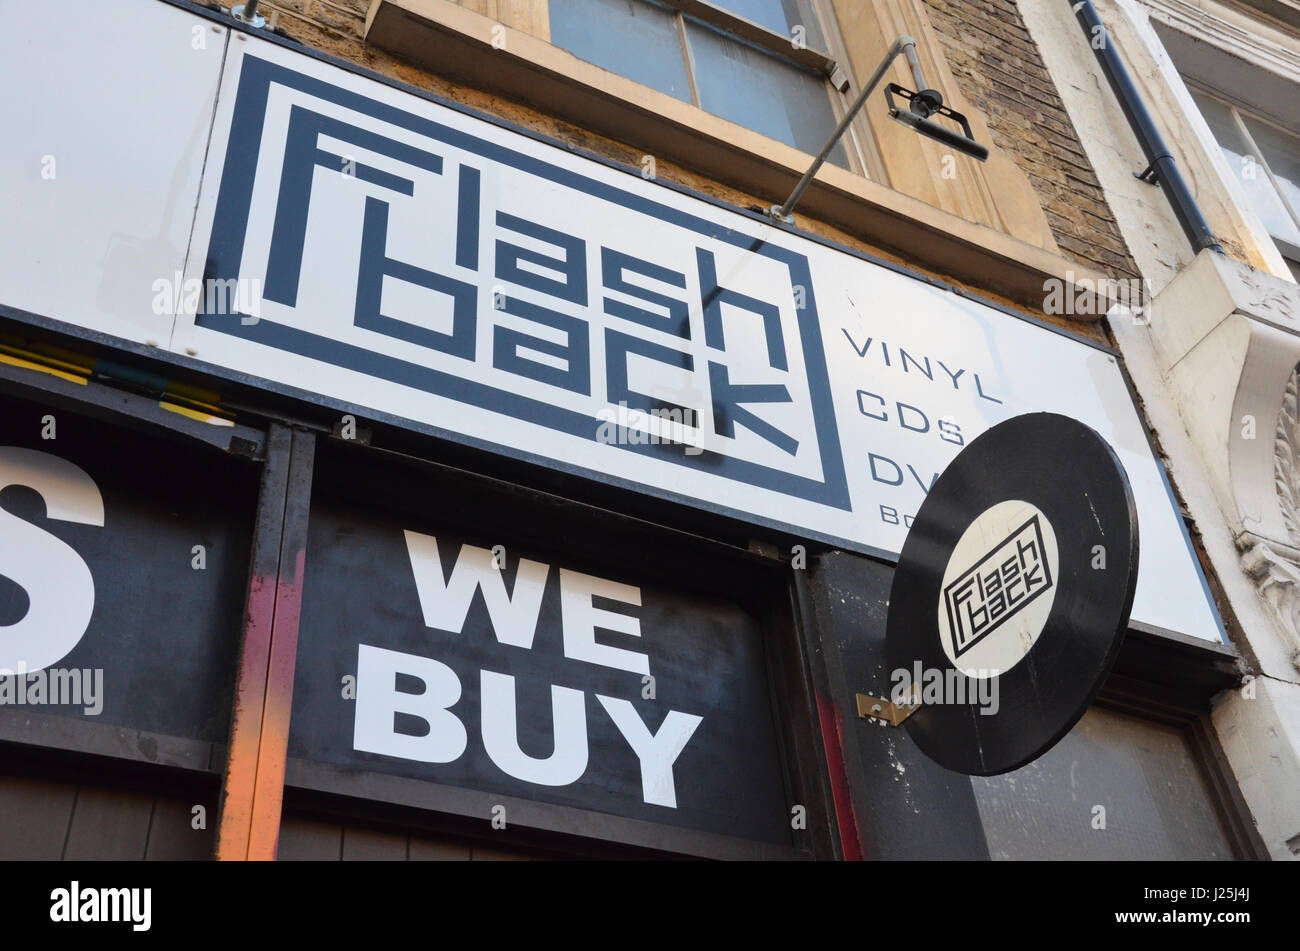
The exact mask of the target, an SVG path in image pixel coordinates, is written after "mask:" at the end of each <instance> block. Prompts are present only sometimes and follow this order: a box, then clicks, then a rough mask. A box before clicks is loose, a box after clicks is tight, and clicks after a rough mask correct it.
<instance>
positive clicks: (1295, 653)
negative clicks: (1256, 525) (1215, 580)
mask: <svg viewBox="0 0 1300 951" xmlns="http://www.w3.org/2000/svg"><path fill="white" fill-rule="evenodd" d="M1237 546H1238V548H1239V549H1240V550H1241V568H1242V570H1243V571H1244V572H1245V573H1246V577H1248V578H1249V579H1250V580H1251V582H1252V583H1253V584H1254V585H1255V590H1256V591H1257V592H1259V596H1260V598H1261V599H1262V600H1263V601H1264V603H1265V604H1267V605H1268V606H1269V608H1270V609H1271V610H1272V612H1273V615H1274V619H1275V620H1276V622H1277V626H1278V629H1279V631H1281V633H1282V635H1283V637H1284V638H1286V640H1287V646H1288V648H1289V649H1290V652H1291V663H1292V664H1293V665H1295V667H1296V669H1297V670H1300V551H1297V550H1296V549H1294V548H1285V547H1283V546H1280V545H1275V544H1273V543H1271V542H1268V541H1266V540H1265V539H1262V538H1260V537H1259V536H1258V535H1252V534H1250V533H1249V532H1244V533H1243V534H1242V535H1241V536H1240V537H1239V538H1238V539H1237Z"/></svg>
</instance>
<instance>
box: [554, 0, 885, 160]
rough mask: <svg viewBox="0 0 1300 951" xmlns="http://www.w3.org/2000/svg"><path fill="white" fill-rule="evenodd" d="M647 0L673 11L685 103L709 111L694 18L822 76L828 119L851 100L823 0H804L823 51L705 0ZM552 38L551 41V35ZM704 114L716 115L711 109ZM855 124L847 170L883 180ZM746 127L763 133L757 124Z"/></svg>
mask: <svg viewBox="0 0 1300 951" xmlns="http://www.w3.org/2000/svg"><path fill="white" fill-rule="evenodd" d="M646 2H648V3H649V4H650V5H651V6H659V7H666V8H668V9H667V11H666V12H671V14H672V16H673V20H674V24H675V26H676V28H677V41H678V43H679V44H680V46H681V53H682V63H683V66H684V68H685V70H686V80H687V86H688V88H689V89H690V94H691V98H690V101H689V103H688V104H689V105H691V106H694V107H695V108H696V109H700V110H701V111H704V112H709V110H707V109H705V107H704V105H703V104H702V102H701V99H700V91H699V82H698V79H697V72H698V70H697V67H696V62H695V53H694V50H693V49H692V46H691V41H690V38H689V36H688V33H687V29H686V28H687V24H688V22H690V21H691V20H694V21H698V23H701V24H703V25H704V26H705V27H711V28H713V29H714V30H716V31H718V32H719V33H722V34H723V35H725V36H727V37H729V38H730V39H733V40H736V41H738V42H740V43H744V44H746V45H748V46H752V47H756V48H758V50H759V51H760V52H762V53H767V54H770V55H772V56H774V57H776V58H777V59H780V60H783V61H785V62H786V63H788V64H789V65H791V66H793V67H794V68H796V69H801V70H803V71H804V72H808V73H813V74H816V76H817V77H818V78H820V79H821V81H822V84H823V91H824V92H825V93H826V97H827V101H828V102H829V104H830V111H831V119H832V121H833V122H835V123H839V122H840V121H841V120H842V119H843V118H844V115H845V113H846V112H848V109H849V106H850V105H851V101H850V100H849V99H848V98H847V96H848V94H849V93H854V94H856V92H857V87H856V85H855V84H853V83H852V81H851V79H850V77H849V73H848V71H847V70H845V69H843V68H842V67H841V66H840V61H841V60H844V59H845V58H846V56H845V50H844V48H843V43H842V40H841V38H840V36H839V24H838V21H837V20H836V19H835V16H834V11H832V10H829V9H827V7H826V5H825V2H826V0H807V2H808V5H809V8H810V9H811V11H812V13H813V15H814V16H815V17H816V19H817V24H816V25H817V29H818V30H819V31H820V33H821V36H822V38H823V40H824V41H825V45H826V47H827V49H826V51H825V52H823V51H819V50H817V49H815V48H814V47H811V46H805V47H801V48H800V47H795V46H794V45H793V44H792V42H791V38H790V37H789V36H787V35H785V34H783V33H778V32H776V31H775V30H771V29H769V28H768V27H765V26H762V25H760V24H757V23H754V22H753V21H752V20H748V19H746V18H745V17H742V16H740V15H739V14H736V13H733V12H732V11H730V10H726V9H724V8H722V7H720V6H718V5H716V4H714V3H709V2H708V0H646ZM547 16H548V18H549V16H550V10H549V3H548V9H547ZM688 18H689V19H688ZM552 43H553V44H554V41H553V40H552ZM554 45H556V46H557V48H558V49H564V47H562V46H558V44H554ZM566 52H567V51H566ZM575 55H576V54H575ZM633 81H635V80H633ZM709 114H710V115H716V114H715V113H712V112H710V113H709ZM717 118H719V119H722V120H724V121H726V122H734V120H732V119H728V118H727V117H726V116H717ZM736 124H738V125H739V123H736ZM856 127H857V123H856V122H854V123H852V124H850V126H849V128H848V129H847V130H846V133H845V135H844V136H843V137H841V139H840V142H841V144H842V145H843V147H844V153H845V157H846V158H847V160H848V168H847V171H849V172H851V173H852V174H854V175H860V176H862V177H863V178H866V179H868V180H871V181H877V182H881V183H883V184H888V179H887V178H886V177H885V176H884V164H883V162H882V161H881V159H880V157H879V155H875V154H873V153H871V151H870V150H868V149H866V148H864V147H863V144H862V140H861V137H860V136H859V135H858V131H857V128H856ZM832 128H833V127H832ZM751 131H753V132H756V133H758V134H759V135H766V133H763V132H761V131H760V130H758V129H752V130H751ZM828 134H829V133H828ZM785 144H787V145H790V147H791V148H794V149H798V150H799V151H801V152H802V151H804V149H803V148H802V147H800V146H798V145H795V144H793V143H785ZM819 148H820V146H819ZM808 154H810V155H816V154H817V152H816V151H811V152H809V153H808Z"/></svg>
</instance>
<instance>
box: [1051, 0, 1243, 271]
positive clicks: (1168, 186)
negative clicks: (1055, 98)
mask: <svg viewBox="0 0 1300 951" xmlns="http://www.w3.org/2000/svg"><path fill="white" fill-rule="evenodd" d="M1067 2H1068V3H1069V4H1070V7H1071V9H1072V10H1074V14H1075V17H1076V18H1077V19H1078V21H1079V25H1080V26H1081V27H1083V32H1084V34H1085V35H1086V36H1087V38H1088V44H1089V45H1090V46H1091V47H1092V49H1093V52H1095V53H1096V54H1097V60H1098V62H1099V63H1100V64H1101V71H1102V72H1103V73H1105V74H1106V79H1107V81H1109V83H1110V88H1111V91H1112V92H1114V94H1115V98H1116V99H1118V100H1119V104H1120V108H1122V109H1123V110H1124V116H1125V118H1127V119H1128V124H1129V125H1130V126H1131V127H1132V129H1133V132H1134V134H1135V135H1137V138H1138V142H1139V143H1140V144H1141V146H1142V151H1143V153H1144V154H1145V155H1146V159H1147V163H1148V167H1147V171H1146V172H1144V173H1143V174H1142V175H1139V176H1138V177H1139V178H1143V180H1144V181H1145V180H1149V178H1148V176H1152V177H1154V180H1155V181H1156V182H1158V183H1159V185H1160V187H1161V188H1162V189H1164V192H1165V196H1166V197H1167V198H1168V199H1169V203H1170V204H1171V205H1173V208H1174V215H1175V217H1177V218H1178V223H1179V224H1180V225H1181V226H1182V229H1183V233H1184V234H1185V235H1187V240H1188V241H1190V242H1191V243H1192V247H1193V248H1195V249H1196V250H1197V251H1200V250H1202V249H1209V250H1211V251H1215V252H1217V253H1219V254H1223V247H1222V246H1221V245H1220V244H1219V240H1218V238H1216V237H1215V236H1214V232H1213V231H1212V230H1211V229H1210V225H1209V222H1207V221H1206V220H1205V216H1204V215H1203V214H1201V209H1200V206H1199V205H1197V204H1196V199H1195V198H1194V197H1193V196H1192V192H1191V190H1190V189H1189V188H1188V187H1187V182H1186V181H1184V180H1183V175H1182V173H1181V172H1180V171H1179V170H1178V163H1177V162H1175V161H1174V157H1173V155H1171V154H1170V152H1169V147H1168V146H1166V145H1165V140H1164V137H1163V136H1161V134H1160V130H1159V129H1158V128H1157V127H1156V124H1155V121H1154V120H1153V119H1152V117H1151V113H1150V112H1149V111H1148V110H1147V107H1146V103H1145V102H1144V101H1143V100H1142V94H1141V93H1140V92H1138V89H1137V86H1136V85H1134V83H1133V77H1132V76H1130V75H1129V71H1128V68H1127V67H1126V66H1125V65H1124V61H1123V60H1122V59H1120V56H1119V52H1118V51H1117V50H1116V49H1115V44H1114V43H1113V42H1111V37H1110V34H1109V33H1108V32H1107V31H1106V26H1105V24H1103V23H1102V22H1101V17H1099V16H1098V15H1097V9H1096V7H1094V6H1093V5H1092V0H1067Z"/></svg>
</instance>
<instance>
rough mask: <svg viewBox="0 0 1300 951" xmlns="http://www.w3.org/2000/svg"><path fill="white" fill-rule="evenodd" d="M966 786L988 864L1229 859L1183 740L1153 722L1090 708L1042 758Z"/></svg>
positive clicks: (1176, 732) (1228, 849) (1210, 803)
mask: <svg viewBox="0 0 1300 951" xmlns="http://www.w3.org/2000/svg"><path fill="white" fill-rule="evenodd" d="M971 785H972V787H973V788H974V790H975V801H976V803H977V804H978V806H979V811H980V819H981V820H982V821H983V823H984V834H985V835H986V836H987V838H988V844H989V855H990V856H992V857H993V858H994V859H1155V860H1170V859H1231V858H1232V857H1233V856H1232V850H1231V847H1230V846H1229V844H1228V841H1227V839H1226V838H1225V836H1224V834H1223V830H1222V828H1221V827H1220V825H1219V821H1218V818H1217V817H1216V815H1215V809H1214V805H1213V801H1212V799H1211V793H1210V791H1209V789H1208V788H1207V787H1206V784H1205V782H1204V780H1203V779H1202V778H1201V774H1200V770H1199V769H1198V768H1197V766H1196V762H1195V760H1194V759H1193V757H1192V752H1191V749H1190V748H1189V745H1188V743H1187V739H1186V737H1185V736H1184V735H1183V731H1182V730H1179V729H1176V728H1174V727H1170V726H1164V725H1163V724H1158V723H1153V722H1151V721H1149V720H1140V719H1138V718H1136V717H1130V716H1125V715H1124V714H1120V713H1112V712H1110V711H1109V710H1102V709H1100V708H1098V707H1093V708H1091V709H1089V710H1088V712H1087V713H1085V714H1084V716H1083V719H1082V720H1080V721H1079V722H1078V723H1077V724H1075V727H1074V729H1073V730H1071V731H1070V732H1069V733H1068V734H1067V735H1066V737H1065V739H1063V740H1061V742H1060V743H1058V744H1056V746H1054V747H1053V748H1052V749H1051V750H1049V751H1048V752H1047V753H1046V754H1044V755H1043V756H1042V757H1040V758H1039V759H1037V760H1035V761H1034V762H1032V763H1030V764H1029V765H1028V766H1023V767H1021V768H1020V769H1018V770H1016V771H1014V772H1011V773H1005V774H1003V775H1001V776H990V777H979V776H976V777H973V778H972V780H971ZM1098 806H1100V807H1102V808H1104V809H1105V813H1104V818H1105V828H1097V827H1095V826H1097V825H1098V824H1099V819H1100V817H1101V815H1102V814H1101V813H1099V812H1098V811H1097V807H1098Z"/></svg>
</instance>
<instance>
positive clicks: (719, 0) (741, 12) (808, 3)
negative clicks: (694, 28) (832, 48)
mask: <svg viewBox="0 0 1300 951" xmlns="http://www.w3.org/2000/svg"><path fill="white" fill-rule="evenodd" d="M709 2H710V3H712V4H713V5H714V6H717V7H722V8H723V9H724V10H730V11H731V12H732V13H734V14H736V16H741V17H744V18H745V19H746V20H749V21H750V22H751V23H757V24H758V25H759V26H765V27H767V28H768V29H769V30H771V31H772V32H774V33H780V34H782V35H783V36H792V35H793V31H794V29H795V27H799V26H802V27H803V28H804V43H805V45H807V46H810V47H812V48H813V49H817V50H824V49H826V41H825V39H824V38H823V37H822V32H821V27H820V26H818V23H817V15H816V14H815V13H814V12H813V9H812V0H709Z"/></svg>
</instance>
